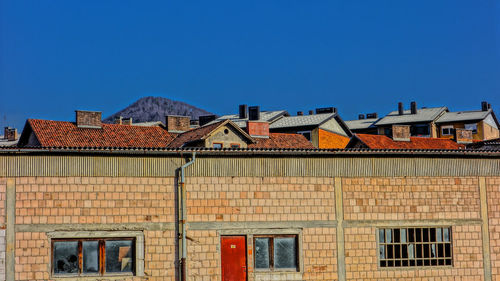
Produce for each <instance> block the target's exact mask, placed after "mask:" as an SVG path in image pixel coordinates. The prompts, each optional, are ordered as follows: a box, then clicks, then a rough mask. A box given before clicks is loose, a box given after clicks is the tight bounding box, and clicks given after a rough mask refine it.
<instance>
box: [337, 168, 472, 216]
mask: <svg viewBox="0 0 500 281" xmlns="http://www.w3.org/2000/svg"><path fill="white" fill-rule="evenodd" d="M478 185H479V183H478V179H477V177H476V178H474V177H461V178H437V177H432V178H431V177H428V178H425V177H418V178H416V177H415V178H411V177H402V178H344V179H343V180H342V186H343V191H344V216H345V217H344V219H345V220H406V219H409V220H416V219H478V218H480V204H479V203H480V201H479V188H478Z"/></svg>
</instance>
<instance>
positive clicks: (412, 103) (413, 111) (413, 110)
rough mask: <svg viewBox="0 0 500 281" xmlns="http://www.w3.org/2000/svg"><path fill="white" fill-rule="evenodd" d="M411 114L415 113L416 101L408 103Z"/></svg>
mask: <svg viewBox="0 0 500 281" xmlns="http://www.w3.org/2000/svg"><path fill="white" fill-rule="evenodd" d="M410 108H411V114H417V103H416V102H414V101H412V102H411V104H410Z"/></svg>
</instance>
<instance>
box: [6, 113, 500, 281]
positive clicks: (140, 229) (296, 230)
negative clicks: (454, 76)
mask: <svg viewBox="0 0 500 281" xmlns="http://www.w3.org/2000/svg"><path fill="white" fill-rule="evenodd" d="M229 122H230V121H227V123H226V125H228V124H231V123H229ZM58 125H60V124H58ZM116 126H119V125H116ZM122 126H127V125H122ZM218 126H221V124H219V125H218ZM228 126H232V125H228ZM103 128H104V126H103ZM26 129H28V128H26ZM88 129H91V128H88ZM94 129H95V130H102V129H96V128H94ZM34 130H35V131H36V132H35V134H36V133H37V132H38V131H37V129H36V128H35V129H34ZM106 130H107V129H106ZM23 133H24V132H23ZM53 136H54V137H56V139H55V140H54V142H56V143H64V142H63V141H61V140H60V139H63V138H64V137H65V136H64V135H62V134H59V135H53ZM41 139H42V141H41V143H43V142H44V141H43V138H41ZM87 141H88V142H89V144H88V145H84V146H83V147H80V148H74V147H18V148H15V149H14V148H0V201H1V202H0V226H1V231H0V245H5V246H4V247H0V251H1V252H2V253H0V259H2V258H4V260H5V262H4V263H3V262H0V272H5V275H6V276H5V279H6V280H9V281H10V280H87V281H97V280H133V281H139V280H150V281H159V280H162V281H163V280H221V281H228V280H231V281H240V280H250V281H260V280H318V281H319V280H321V281H324V280H340V281H345V280H419V279H425V280H448V279H450V278H452V279H453V280H456V279H461V280H488V281H490V280H498V278H500V272H499V271H498V268H500V255H499V254H498V253H499V251H500V238H499V236H498V233H499V232H500V212H499V211H498V210H499V200H498V198H500V189H499V186H500V176H499V175H500V152H499V151H488V152H485V151H475V150H445V151H439V152H436V151H434V150H426V149H420V150H412V149H407V150H392V149H388V150H385V151H383V152H380V151H375V150H363V149H358V150H318V149H308V150H307V149H305V150H290V149H275V148H274V149H244V148H241V149H233V150H221V149H213V148H204V147H193V148H166V149H160V148H157V149H151V148H149V147H145V148H140V147H137V145H133V146H131V147H128V148H122V149H116V148H113V147H99V148H97V147H92V145H94V143H93V142H91V140H90V139H87ZM141 141H142V140H141ZM450 280H451V279H450Z"/></svg>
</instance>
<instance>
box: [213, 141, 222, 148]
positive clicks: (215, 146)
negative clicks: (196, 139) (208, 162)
mask: <svg viewBox="0 0 500 281" xmlns="http://www.w3.org/2000/svg"><path fill="white" fill-rule="evenodd" d="M213 146H214V148H222V143H220V142H214V144H213Z"/></svg>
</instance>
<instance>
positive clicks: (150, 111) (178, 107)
mask: <svg viewBox="0 0 500 281" xmlns="http://www.w3.org/2000/svg"><path fill="white" fill-rule="evenodd" d="M211 114H212V113H210V112H208V111H206V110H204V109H201V108H198V107H195V106H193V105H190V104H187V103H185V102H181V101H175V100H171V99H168V98H164V97H151V96H149V97H143V98H140V99H138V100H137V101H136V102H134V103H133V104H131V105H129V106H127V107H126V108H124V109H122V110H120V111H118V112H116V113H114V114H112V115H110V116H108V117H107V118H106V119H104V122H105V123H113V121H114V119H115V117H118V116H122V117H125V118H130V117H131V118H132V120H133V122H134V123H135V122H151V121H162V122H165V116H166V115H181V116H189V117H191V119H198V118H199V117H200V116H203V115H211Z"/></svg>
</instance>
